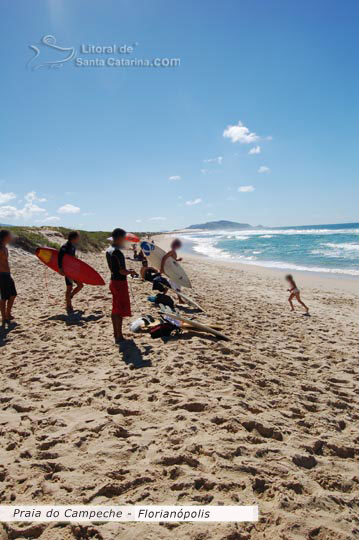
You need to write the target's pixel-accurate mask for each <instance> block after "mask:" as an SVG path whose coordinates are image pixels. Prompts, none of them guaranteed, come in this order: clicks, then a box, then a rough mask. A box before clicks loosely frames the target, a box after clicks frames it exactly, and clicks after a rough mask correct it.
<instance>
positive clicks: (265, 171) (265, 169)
mask: <svg viewBox="0 0 359 540" xmlns="http://www.w3.org/2000/svg"><path fill="white" fill-rule="evenodd" d="M258 172H259V174H263V173H270V168H269V167H266V166H265V165H261V167H259V169H258Z"/></svg>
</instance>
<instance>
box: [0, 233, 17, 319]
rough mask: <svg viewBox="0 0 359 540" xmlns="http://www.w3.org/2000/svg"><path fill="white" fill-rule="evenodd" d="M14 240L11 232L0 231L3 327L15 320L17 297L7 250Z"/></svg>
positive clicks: (0, 284) (0, 286)
mask: <svg viewBox="0 0 359 540" xmlns="http://www.w3.org/2000/svg"><path fill="white" fill-rule="evenodd" d="M12 240H13V237H12V234H11V233H10V231H6V230H2V231H0V310H1V324H2V325H3V326H5V324H6V323H9V322H10V321H11V320H12V319H13V318H14V317H13V316H12V315H11V310H12V306H13V304H14V301H15V298H16V296H17V292H16V287H15V282H14V280H13V279H12V277H11V274H10V265H9V250H8V248H7V246H8V245H9V244H10V243H11V241H12Z"/></svg>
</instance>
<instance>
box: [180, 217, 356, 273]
mask: <svg viewBox="0 0 359 540" xmlns="http://www.w3.org/2000/svg"><path fill="white" fill-rule="evenodd" d="M183 238H186V239H187V240H190V241H191V242H193V244H192V249H193V250H194V251H195V252H197V253H201V254H203V255H207V256H208V257H212V258H216V259H223V260H228V261H238V262H241V263H245V264H252V265H258V266H266V267H269V268H281V269H287V270H288V271H294V270H300V271H308V272H322V273H326V274H337V275H343V276H344V275H347V276H359V223H345V224H337V225H307V226H302V227H281V228H270V229H269V228H268V229H250V230H240V231H235V230H233V231H232V230H231V231H228V230H225V231H203V232H198V231H193V233H186V234H185V235H183Z"/></svg>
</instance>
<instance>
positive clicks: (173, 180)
mask: <svg viewBox="0 0 359 540" xmlns="http://www.w3.org/2000/svg"><path fill="white" fill-rule="evenodd" d="M168 180H171V182H176V181H177V180H181V177H180V176H179V175H175V176H169V177H168Z"/></svg>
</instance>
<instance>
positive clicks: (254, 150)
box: [248, 145, 261, 155]
mask: <svg viewBox="0 0 359 540" xmlns="http://www.w3.org/2000/svg"><path fill="white" fill-rule="evenodd" d="M260 153H261V147H260V146H259V145H257V146H253V148H251V149H250V150H249V152H248V154H251V155H253V154H260Z"/></svg>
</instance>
